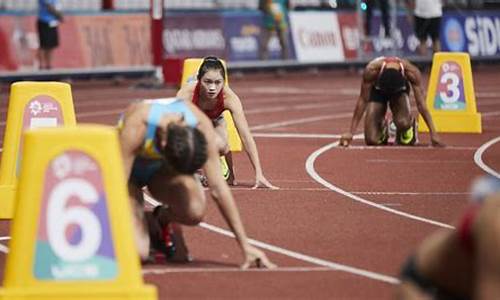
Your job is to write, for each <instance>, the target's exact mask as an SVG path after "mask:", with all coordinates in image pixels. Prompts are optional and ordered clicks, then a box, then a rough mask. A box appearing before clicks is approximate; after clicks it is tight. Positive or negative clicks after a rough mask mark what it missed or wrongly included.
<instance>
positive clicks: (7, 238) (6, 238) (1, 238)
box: [0, 236, 10, 241]
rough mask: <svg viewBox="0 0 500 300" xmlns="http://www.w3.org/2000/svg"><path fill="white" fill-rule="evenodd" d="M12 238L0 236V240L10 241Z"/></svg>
mask: <svg viewBox="0 0 500 300" xmlns="http://www.w3.org/2000/svg"><path fill="white" fill-rule="evenodd" d="M8 240H10V236H0V241H8Z"/></svg>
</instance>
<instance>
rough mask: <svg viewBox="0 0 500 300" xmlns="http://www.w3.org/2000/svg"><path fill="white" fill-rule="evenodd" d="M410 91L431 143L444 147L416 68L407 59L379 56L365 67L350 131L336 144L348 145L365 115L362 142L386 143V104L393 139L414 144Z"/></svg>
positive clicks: (369, 143) (406, 143)
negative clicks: (393, 133) (426, 101)
mask: <svg viewBox="0 0 500 300" xmlns="http://www.w3.org/2000/svg"><path fill="white" fill-rule="evenodd" d="M411 90H413V94H414V96H415V104H416V106H417V110H418V112H419V113H420V114H421V115H422V117H423V118H424V121H425V123H426V124H427V126H428V128H429V131H430V138H431V144H432V145H433V146H444V145H443V144H442V143H441V141H440V139H439V137H438V134H437V133H436V129H435V127H434V123H433V121H432V117H431V115H430V113H429V110H428V109H427V106H426V104H425V99H424V92H423V89H422V75H421V73H420V71H419V70H418V68H417V67H416V66H414V65H413V64H412V63H410V62H409V61H407V60H404V59H401V58H399V57H379V58H376V59H374V60H372V61H371V62H369V63H368V65H367V66H366V67H365V70H364V73H363V79H362V82H361V92H360V95H359V98H358V101H357V103H356V107H355V109H354V114H353V117H352V120H351V126H350V130H349V132H347V133H345V134H343V135H342V137H341V139H340V145H342V146H349V145H350V144H351V141H352V137H353V135H354V133H355V132H356V129H357V128H358V124H359V122H360V121H361V118H362V117H363V115H365V114H366V115H365V126H364V135H365V143H366V144H367V145H384V144H387V141H388V131H387V127H388V126H387V122H386V118H385V116H386V112H387V108H388V107H390V109H391V112H392V118H393V122H394V124H395V126H396V128H397V130H396V142H397V143H398V144H401V145H414V144H415V143H416V142H417V128H416V122H415V117H414V116H412V114H411V105H410V97H409V95H410V91H411Z"/></svg>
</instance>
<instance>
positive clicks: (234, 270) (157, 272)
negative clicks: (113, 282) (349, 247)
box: [142, 267, 336, 275]
mask: <svg viewBox="0 0 500 300" xmlns="http://www.w3.org/2000/svg"><path fill="white" fill-rule="evenodd" d="M335 271H336V270H334V269H332V268H326V267H279V268H276V269H257V268H249V269H246V270H243V269H237V268H230V267H228V268H210V267H207V268H189V267H187V268H159V269H154V268H147V269H143V270H142V274H144V275H161V274H169V273H201V272H203V273H239V272H272V273H276V272H278V273H287V272H293V273H297V272H335Z"/></svg>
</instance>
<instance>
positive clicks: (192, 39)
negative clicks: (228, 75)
mask: <svg viewBox="0 0 500 300" xmlns="http://www.w3.org/2000/svg"><path fill="white" fill-rule="evenodd" d="M164 24H165V26H164V29H163V48H164V51H165V55H176V56H184V57H203V56H207V55H209V54H210V55H215V56H220V57H223V56H224V54H225V49H226V39H225V37H224V29H223V21H222V17H221V14H219V13H167V14H166V15H165V22H164Z"/></svg>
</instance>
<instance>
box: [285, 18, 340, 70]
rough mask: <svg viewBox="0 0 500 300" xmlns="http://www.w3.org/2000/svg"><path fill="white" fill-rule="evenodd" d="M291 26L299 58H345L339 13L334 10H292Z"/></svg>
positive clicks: (326, 60)
mask: <svg viewBox="0 0 500 300" xmlns="http://www.w3.org/2000/svg"><path fill="white" fill-rule="evenodd" d="M289 17H290V28H291V32H292V37H293V45H294V47H295V53H296V55H297V60H298V61H301V62H334V61H343V60H344V49H343V46H342V38H341V35H340V30H339V23H338V20H337V14H335V13H333V12H320V11H318V12H315V11H310V12H309V11H305V12H291V13H290V15H289Z"/></svg>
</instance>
